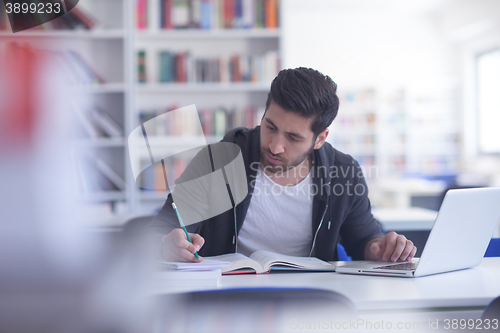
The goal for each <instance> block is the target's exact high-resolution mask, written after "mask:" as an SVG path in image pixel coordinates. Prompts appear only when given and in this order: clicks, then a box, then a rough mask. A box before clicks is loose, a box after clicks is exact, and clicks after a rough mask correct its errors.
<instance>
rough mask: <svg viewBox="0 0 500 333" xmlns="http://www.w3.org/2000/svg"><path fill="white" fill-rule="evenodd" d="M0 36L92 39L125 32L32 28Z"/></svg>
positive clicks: (118, 30)
mask: <svg viewBox="0 0 500 333" xmlns="http://www.w3.org/2000/svg"><path fill="white" fill-rule="evenodd" d="M0 37H15V38H18V37H36V38H91V39H115V38H117V39H120V38H124V37H125V32H124V31H123V30H121V29H117V30H32V31H21V32H16V33H13V32H11V31H1V32H0Z"/></svg>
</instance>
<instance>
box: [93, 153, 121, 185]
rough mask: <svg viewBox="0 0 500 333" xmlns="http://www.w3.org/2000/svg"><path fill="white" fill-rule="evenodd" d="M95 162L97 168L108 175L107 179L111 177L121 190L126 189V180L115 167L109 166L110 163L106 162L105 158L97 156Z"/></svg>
mask: <svg viewBox="0 0 500 333" xmlns="http://www.w3.org/2000/svg"><path fill="white" fill-rule="evenodd" d="M95 163H96V166H97V169H98V170H99V171H100V172H101V173H102V174H104V176H106V178H107V179H109V180H110V181H111V182H112V183H113V185H114V186H116V187H117V188H118V189H119V190H120V191H124V190H125V187H126V184H125V180H124V179H123V178H122V177H120V176H119V175H118V174H117V173H116V172H115V171H114V170H113V169H111V168H110V167H109V165H107V164H106V162H104V161H103V160H101V159H100V158H99V157H96V158H95Z"/></svg>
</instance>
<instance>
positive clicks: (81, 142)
mask: <svg viewBox="0 0 500 333" xmlns="http://www.w3.org/2000/svg"><path fill="white" fill-rule="evenodd" d="M124 145H125V139H124V138H95V139H78V140H75V141H74V142H73V146H74V147H75V148H106V147H123V146H124Z"/></svg>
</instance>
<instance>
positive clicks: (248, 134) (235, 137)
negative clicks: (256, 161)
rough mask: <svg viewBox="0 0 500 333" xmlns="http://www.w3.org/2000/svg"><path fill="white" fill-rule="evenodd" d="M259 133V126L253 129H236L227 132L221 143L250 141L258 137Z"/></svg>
mask: <svg viewBox="0 0 500 333" xmlns="http://www.w3.org/2000/svg"><path fill="white" fill-rule="evenodd" d="M259 131H260V126H257V127H255V128H246V127H236V128H234V129H232V130H230V131H229V132H227V133H226V135H224V138H223V139H222V141H224V142H234V143H238V141H240V142H241V141H252V140H255V139H256V137H258V136H259Z"/></svg>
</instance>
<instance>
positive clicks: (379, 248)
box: [365, 231, 417, 262]
mask: <svg viewBox="0 0 500 333" xmlns="http://www.w3.org/2000/svg"><path fill="white" fill-rule="evenodd" d="M416 252H417V247H416V246H415V245H413V242H412V241H410V240H408V239H406V237H405V236H403V235H398V234H397V233H395V232H394V231H392V232H390V233H388V234H387V235H385V236H384V237H383V238H375V239H372V240H371V241H370V242H368V244H366V248H365V259H366V260H383V261H389V260H390V261H393V262H395V261H397V260H402V261H407V260H411V259H412V258H413V257H414V256H415V253H416Z"/></svg>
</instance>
